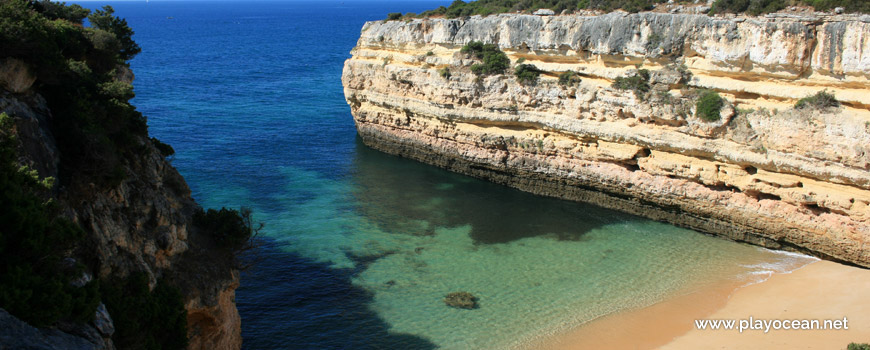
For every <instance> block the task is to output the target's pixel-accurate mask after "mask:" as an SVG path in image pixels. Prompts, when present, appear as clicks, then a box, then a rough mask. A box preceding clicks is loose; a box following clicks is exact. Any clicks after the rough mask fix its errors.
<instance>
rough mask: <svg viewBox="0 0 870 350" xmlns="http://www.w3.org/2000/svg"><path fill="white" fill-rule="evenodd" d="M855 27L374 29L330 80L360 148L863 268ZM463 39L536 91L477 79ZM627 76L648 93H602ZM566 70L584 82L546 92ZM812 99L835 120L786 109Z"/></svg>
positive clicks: (861, 104)
mask: <svg viewBox="0 0 870 350" xmlns="http://www.w3.org/2000/svg"><path fill="white" fill-rule="evenodd" d="M865 17H867V16H863V17H861V16H856V15H826V14H811V15H800V16H798V15H790V14H782V13H780V14H770V15H767V16H764V17H735V16H730V17H709V16H706V15H688V14H666V13H640V14H626V13H622V12H616V13H611V14H607V15H601V16H564V15H563V16H547V17H542V16H530V15H515V14H503V15H497V16H489V17H471V18H465V19H449V20H448V19H415V20H410V21H386V22H384V21H377V22H369V23H366V25H365V26H364V27H363V29H362V34H361V37H360V39H359V42H358V44H357V46H356V47H355V48H354V50H353V51H352V54H353V57H351V58H350V59H348V60H347V61H346V63H345V67H344V73H343V76H342V82H343V84H344V87H345V96H346V98H347V101H348V103H349V105H350V107H351V113H352V114H353V117H354V120H355V122H356V126H357V130H358V132H359V134H360V136H361V137H362V139H363V141H364V142H365V143H366V144H367V145H369V146H371V147H373V148H376V149H379V150H382V151H385V152H388V153H393V154H397V155H401V156H405V157H409V158H413V159H417V160H420V161H423V162H426V163H429V164H434V165H437V166H441V167H444V168H447V169H450V170H453V171H457V172H460V173H464V174H468V175H472V176H476V177H480V178H484V179H488V180H491V181H494V182H497V183H501V184H505V185H508V186H512V187H515V188H519V189H522V190H525V191H529V192H533V193H537V194H542V195H548V196H554V197H558V198H564V199H570V200H578V201H584V202H590V203H595V204H597V205H601V206H604V207H609V208H614V209H619V210H622V211H626V212H630V213H634V214H637V215H641V216H645V217H649V218H652V219H656V220H663V221H668V222H671V223H674V224H677V225H681V226H685V227H690V228H693V229H696V230H699V231H703V232H708V233H712V234H717V235H721V236H724V237H728V238H731V239H735V240H740V241H746V242H751V243H755V244H759V245H763V246H767V247H772V248H779V249H788V250H796V251H802V252H808V253H812V254H815V255H818V256H821V257H825V258H829V259H833V260H838V261H844V262H849V263H854V264H857V265H861V266H865V267H870V249H867V246H866V245H867V243H868V241H870V207H868V206H870V146H868V145H870V111H868V108H870V94H867V91H868V89H870V80H868V78H870V46H868V45H870V23H868V22H870V20H867V19H866V18H865ZM868 18H870V17H868ZM471 41H483V42H485V43H494V44H497V46H498V47H499V48H501V50H503V51H504V52H505V53H507V55H508V57H510V58H511V60H512V62H514V63H516V62H517V61H519V60H524V62H523V63H525V64H533V65H535V66H536V67H537V68H539V69H540V70H541V71H543V74H542V75H541V77H540V79H539V81H538V82H537V84H534V85H523V84H520V83H519V82H518V81H517V79H516V78H515V77H514V76H513V74H509V73H510V72H508V74H504V75H492V76H483V77H477V76H475V75H474V74H472V73H471V71H470V69H469V67H470V65H471V64H473V63H475V62H476V61H475V60H474V58H473V57H471V56H469V55H465V54H462V53H461V52H460V48H461V47H462V46H463V45H464V44H466V43H468V42H471ZM639 68H642V69H647V70H649V71H650V79H649V85H650V87H651V91H650V92H647V93H635V92H634V91H630V90H619V89H616V88H614V87H613V86H612V82H613V81H614V80H615V79H616V78H617V77H622V76H630V75H633V74H636V72H637V71H638V69H639ZM445 70H446V71H449V72H450V74H444V75H442V74H440V73H439V72H442V71H445ZM510 71H512V69H511V70H510ZM568 71H573V72H576V73H577V74H578V76H579V77H580V78H581V81H580V82H579V83H576V84H575V83H571V84H559V83H558V76H559V74H561V73H563V72H568ZM445 76H446V77H445ZM702 89H709V90H714V91H717V92H718V93H719V94H720V95H722V96H723V97H725V99H726V100H727V103H726V104H725V106H724V107H723V108H722V109H721V110H720V116H721V118H720V120H718V121H714V122H707V121H704V120H702V119H700V118H698V117H696V116H695V112H696V111H695V109H696V108H695V102H696V100H697V96H698V95H699V92H700V91H701V90H702ZM821 90H827V91H828V92H832V93H834V94H835V95H836V97H837V98H838V99H839V100H840V101H841V102H842V106H840V107H838V108H825V109H800V110H799V109H794V108H793V105H794V104H795V102H796V101H797V100H798V99H800V98H803V97H806V96H809V95H811V94H814V93H816V92H819V91H821Z"/></svg>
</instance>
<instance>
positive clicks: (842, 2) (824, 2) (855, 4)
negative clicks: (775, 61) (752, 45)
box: [710, 0, 870, 16]
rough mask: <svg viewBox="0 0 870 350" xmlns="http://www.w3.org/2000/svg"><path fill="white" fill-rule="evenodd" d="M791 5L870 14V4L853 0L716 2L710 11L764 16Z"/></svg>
mask: <svg viewBox="0 0 870 350" xmlns="http://www.w3.org/2000/svg"><path fill="white" fill-rule="evenodd" d="M791 4H802V5H807V6H812V7H813V8H815V9H816V10H817V11H829V10H832V9H834V8H837V7H842V8H844V9H845V10H846V12H862V13H867V12H870V2H868V1H852V0H794V1H786V0H716V2H714V3H713V6H712V7H711V9H710V13H711V14H715V13H726V12H727V13H743V12H746V13H748V14H751V15H755V16H757V15H762V14H766V13H771V12H776V11H779V10H782V9H784V8H785V7H786V6H788V5H791Z"/></svg>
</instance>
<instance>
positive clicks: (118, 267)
mask: <svg viewBox="0 0 870 350" xmlns="http://www.w3.org/2000/svg"><path fill="white" fill-rule="evenodd" d="M119 70H123V71H125V72H126V73H127V74H125V75H126V76H130V73H129V70H126V69H125V67H119ZM35 80H36V79H35V78H33V77H32V76H31V75H30V73H29V71H28V69H27V65H26V64H24V63H22V62H21V61H19V60H15V59H5V60H0V113H5V114H7V115H8V116H10V117H12V119H13V120H14V123H15V127H14V129H15V131H16V133H17V135H16V139H17V140H18V141H19V142H20V145H19V152H18V153H19V154H20V156H21V159H20V162H21V163H22V164H24V165H27V166H29V167H30V168H32V169H35V170H36V171H37V172H38V175H39V177H40V178H47V177H52V178H55V179H57V178H59V176H60V175H59V172H60V170H59V168H60V166H59V164H60V163H61V158H62V157H63V156H64V150H62V149H59V148H58V146H57V143H56V139H55V137H54V136H53V135H52V128H51V124H52V122H53V117H54V116H53V115H52V111H51V110H50V108H49V107H48V104H47V102H46V101H45V99H44V98H43V97H42V95H40V94H39V93H38V92H37V91H35V90H34V89H33V88H32V87H31V84H33V83H34V81H35ZM136 142H137V143H138V145H139V146H140V147H141V150H142V151H141V152H139V153H137V155H136V156H131V157H129V159H125V160H124V162H123V164H124V166H123V169H122V170H123V172H124V174H125V178H124V179H123V180H122V181H120V183H119V184H118V185H115V186H106V185H105V184H102V183H99V181H96V180H93V179H86V178H76V179H71V180H69V181H66V182H65V183H63V184H60V182H58V184H57V185H56V186H55V187H54V189H53V193H54V195H53V197H54V198H55V199H56V200H57V201H58V203H59V204H60V205H61V207H62V208H63V211H64V212H65V213H66V216H67V217H69V218H70V219H72V220H73V221H74V222H76V223H78V224H79V225H80V226H81V227H82V228H84V229H85V231H86V233H87V238H86V241H85V242H83V243H82V244H80V246H81V247H80V249H79V250H81V251H79V252H76V253H75V254H74V256H75V258H76V259H78V260H79V261H81V262H84V263H85V265H86V266H88V267H90V270H89V271H86V272H85V274H84V276H83V277H82V278H83V279H84V281H85V282H87V281H88V280H90V279H92V278H105V279H111V278H123V277H125V276H128V275H129V274H131V273H134V272H145V273H146V274H147V276H148V278H149V280H150V283H151V285H152V286H153V285H154V283H156V281H157V279H158V278H163V279H165V280H168V281H171V283H173V284H174V285H176V286H178V287H179V288H180V289H181V292H182V294H183V295H184V298H185V300H184V301H185V308H186V309H187V312H188V316H187V318H188V331H189V335H190V346H189V348H191V349H237V348H240V346H241V329H240V324H241V322H240V319H239V315H238V311H237V310H236V307H235V300H234V295H235V288H236V287H237V286H238V283H239V275H238V272H237V271H236V270H234V267H233V266H232V262H231V261H229V260H227V259H226V257H225V256H222V255H216V253H214V249H212V248H213V247H214V245H215V243H214V242H213V241H212V239H211V238H210V237H209V235H208V234H207V233H205V232H200V230H198V229H197V228H196V227H195V226H194V224H193V220H192V217H193V213H194V211H195V210H197V209H198V205H197V204H196V203H195V202H194V200H193V199H192V198H191V193H190V189H189V188H188V186H187V184H186V183H185V181H184V179H183V178H182V177H181V175H180V174H179V173H178V172H177V171H176V170H175V168H173V167H172V165H171V164H170V163H169V162H168V161H167V160H166V159H165V157H164V156H163V155H162V154H161V152H160V151H158V150H157V149H156V148H155V146H154V145H153V144H152V142H151V141H150V140H149V139H148V138H147V137H141V138H139V139H137V140H136ZM95 182H96V183H95ZM33 307H39V305H33ZM101 310H102V312H103V318H102V320H103V322H107V323H108V324H111V316H110V315H108V314H106V311H105V308H104V307H102V308H101ZM99 312H100V309H98V316H99ZM0 314H2V315H6V318H7V319H8V318H11V316H9V315H8V314H5V312H0ZM99 320H100V318H99V317H98V320H97V321H95V322H94V323H93V324H92V326H91V327H90V328H89V327H76V326H70V327H66V328H70V329H65V327H63V326H61V329H64V330H65V331H68V332H71V333H73V334H75V335H76V336H79V337H83V338H84V339H86V342H85V343H83V344H90V345H89V346H90V347H82V348H95V349H96V348H113V345H112V342H111V341H110V340H108V339H109V337H110V336H111V334H112V328H111V327H101V326H100V321H99ZM8 324H13V325H14V324H16V323H14V322H13V323H8ZM16 327H18V326H16ZM19 328H20V329H21V332H22V333H21V334H24V333H26V332H30V333H33V334H38V332H37V331H35V330H31V329H30V328H27V327H26V326H21V327H18V328H15V329H19ZM9 330H10V331H11V330H12V328H9ZM34 332H37V333H34ZM40 332H42V333H44V334H48V335H51V337H53V338H52V339H55V340H57V341H60V343H58V344H61V345H63V344H66V346H67V347H69V348H72V347H73V344H74V343H78V342H80V340H81V339H79V340H76V341H74V342H71V341H69V340H68V339H66V338H63V337H67V335H64V336H63V337H61V335H56V333H59V332H58V331H56V330H54V331H52V330H42V331H40ZM3 336H8V337H9V339H13V338H17V336H16V335H15V334H11V335H10V334H7V333H4V335H3ZM58 339H59V340H58ZM64 339H66V340H64ZM18 341H21V342H24V344H26V341H28V339H17V340H16V343H14V344H18V343H17V342H18ZM39 342H41V341H37V340H34V343H32V344H30V345H28V346H34V348H42V347H40V346H42V345H39V344H42V343H39ZM37 343H39V344H37ZM10 344H13V343H10ZM46 344H47V343H46ZM37 345H38V346H37ZM10 346H12V345H10ZM22 346H24V345H22ZM45 346H46V347H45V348H55V347H49V346H48V345H45ZM0 348H3V346H2V345H0ZM57 348H65V347H64V346H60V347H57Z"/></svg>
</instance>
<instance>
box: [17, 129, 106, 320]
mask: <svg viewBox="0 0 870 350" xmlns="http://www.w3.org/2000/svg"><path fill="white" fill-rule="evenodd" d="M13 128H14V127H13V122H12V120H11V118H10V117H9V116H8V115H6V114H5V113H3V114H0V227H2V228H3V229H2V230H0V308H3V309H6V310H7V311H8V312H9V313H11V314H12V315H15V316H16V317H18V318H20V319H22V320H24V321H25V322H27V323H30V324H31V325H34V326H37V327H45V326H49V325H51V324H53V323H55V322H57V321H58V320H61V319H67V320H72V321H77V322H87V321H89V320H90V319H92V318H93V317H94V312H95V310H96V307H97V305H98V304H99V293H98V291H97V288H96V284H95V283H94V282H91V283H89V284H87V285H85V286H84V287H81V288H78V287H75V286H72V285H71V284H70V283H71V282H72V279H73V278H74V277H77V276H78V275H79V274H80V273H81V268H80V267H79V266H68V265H69V264H68V263H67V264H64V262H63V258H64V256H65V254H66V253H67V251H68V250H71V249H72V248H73V247H74V246H75V244H76V242H77V241H79V240H81V239H82V237H84V232H83V231H82V230H81V228H79V227H78V226H77V225H75V224H74V223H72V222H70V221H69V220H67V219H64V218H61V217H60V215H59V214H60V211H59V209H58V208H57V206H56V205H55V204H54V203H52V202H50V201H45V200H43V199H42V196H40V194H42V195H47V191H48V189H47V188H46V187H45V183H40V182H39V181H38V180H37V179H36V175H35V172H34V171H28V169H27V168H22V167H20V166H19V165H18V157H17V154H16V153H17V152H16V145H17V141H16V138H15V136H14V130H13ZM65 265H66V266H65Z"/></svg>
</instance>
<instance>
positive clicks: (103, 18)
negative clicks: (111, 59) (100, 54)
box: [88, 5, 142, 61]
mask: <svg viewBox="0 0 870 350" xmlns="http://www.w3.org/2000/svg"><path fill="white" fill-rule="evenodd" d="M88 21H90V22H91V26H93V27H94V28H96V29H99V30H104V31H106V32H109V33H111V34H112V35H114V36H115V38H116V39H117V40H118V43H119V44H120V51H119V52H118V54H119V57H120V59H121V60H123V61H129V60H131V59H133V56H136V54H138V53H139V52H141V51H142V49H141V48H140V47H139V44H136V42H135V41H133V29H131V28H130V26H128V25H127V20H126V19H123V18H118V17H115V9H113V8H112V6H109V5H106V6H103V9H102V10H95V11H94V13H92V14H90V15H89V16H88Z"/></svg>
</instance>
